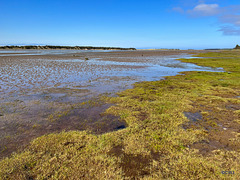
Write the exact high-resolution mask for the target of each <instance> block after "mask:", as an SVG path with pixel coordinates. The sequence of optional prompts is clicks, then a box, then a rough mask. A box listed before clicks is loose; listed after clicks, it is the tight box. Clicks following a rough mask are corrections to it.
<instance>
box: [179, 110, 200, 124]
mask: <svg viewBox="0 0 240 180" xmlns="http://www.w3.org/2000/svg"><path fill="white" fill-rule="evenodd" d="M183 114H184V115H185V116H186V117H187V118H188V119H189V120H190V121H193V122H196V121H198V120H201V119H202V115H201V113H199V112H195V113H192V112H184V113H183Z"/></svg>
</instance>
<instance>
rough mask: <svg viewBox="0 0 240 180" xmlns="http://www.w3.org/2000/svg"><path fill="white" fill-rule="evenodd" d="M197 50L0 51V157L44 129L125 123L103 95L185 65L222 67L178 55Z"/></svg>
mask: <svg viewBox="0 0 240 180" xmlns="http://www.w3.org/2000/svg"><path fill="white" fill-rule="evenodd" d="M199 52H200V51H147V50H141V51H140V50H138V51H71V50H69V51H51V50H46V51H44V50H42V51H32V50H29V51H20V50H18V51H0V102H1V103H0V152H1V153H0V158H2V157H4V156H7V155H9V154H10V153H11V152H14V151H16V150H17V148H18V147H20V146H21V147H23V146H25V145H27V144H28V143H29V141H30V140H31V139H33V138H35V137H38V136H41V135H43V134H46V133H52V132H60V131H62V130H67V131H68V130H89V131H92V132H93V133H104V132H108V131H114V130H118V129H120V128H124V127H125V126H126V124H125V122H121V121H120V120H119V118H118V117H114V116H106V115H104V111H105V110H106V109H107V108H108V107H109V106H110V105H109V104H104V103H102V101H101V95H103V94H104V95H108V96H109V95H114V94H115V93H116V92H118V91H122V90H124V89H127V88H131V87H132V84H133V83H135V82H139V81H154V80H160V79H163V78H164V76H171V75H176V74H178V73H179V72H183V71H196V70H197V71H219V69H215V70H214V69H211V68H207V67H200V66H197V65H194V64H189V63H182V62H180V61H177V60H176V59H177V58H186V57H190V56H191V55H190V54H193V53H199ZM201 52H202V51H201Z"/></svg>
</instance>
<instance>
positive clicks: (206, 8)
mask: <svg viewBox="0 0 240 180" xmlns="http://www.w3.org/2000/svg"><path fill="white" fill-rule="evenodd" d="M220 12H221V9H220V7H219V5H218V4H204V3H203V4H198V5H197V6H195V7H194V8H193V9H191V10H187V13H188V14H190V15H192V16H213V15H217V14H219V13H220Z"/></svg>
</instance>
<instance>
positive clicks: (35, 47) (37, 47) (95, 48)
mask: <svg viewBox="0 0 240 180" xmlns="http://www.w3.org/2000/svg"><path fill="white" fill-rule="evenodd" d="M0 49H40V50H43V49H64V50H68V49H69V50H136V48H120V47H93V46H51V45H45V46H31V45H29V46H0Z"/></svg>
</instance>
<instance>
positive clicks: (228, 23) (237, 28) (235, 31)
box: [172, 1, 240, 36]
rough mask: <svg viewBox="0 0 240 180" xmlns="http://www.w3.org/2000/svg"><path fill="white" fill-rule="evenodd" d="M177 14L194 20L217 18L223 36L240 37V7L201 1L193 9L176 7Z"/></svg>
mask: <svg viewBox="0 0 240 180" xmlns="http://www.w3.org/2000/svg"><path fill="white" fill-rule="evenodd" d="M172 10H173V11H175V12H178V13H182V14H187V15H189V16H191V17H193V18H200V17H210V16H213V17H216V18H217V19H218V23H219V25H220V29H219V30H218V31H221V32H222V33H223V35H228V36H229V35H234V36H239V35H240V15H239V12H240V5H237V6H226V7H220V6H219V4H206V3H204V2H203V1H199V3H198V4H196V5H195V6H194V7H193V8H192V9H183V8H182V7H174V8H173V9H172Z"/></svg>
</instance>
